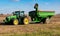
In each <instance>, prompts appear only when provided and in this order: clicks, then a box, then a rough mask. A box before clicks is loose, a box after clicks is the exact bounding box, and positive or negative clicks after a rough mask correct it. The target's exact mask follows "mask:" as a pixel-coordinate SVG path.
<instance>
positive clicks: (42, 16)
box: [29, 3, 55, 24]
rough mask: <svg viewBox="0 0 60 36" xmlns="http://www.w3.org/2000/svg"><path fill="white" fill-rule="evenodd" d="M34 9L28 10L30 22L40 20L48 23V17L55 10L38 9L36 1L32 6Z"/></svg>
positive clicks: (52, 14)
mask: <svg viewBox="0 0 60 36" xmlns="http://www.w3.org/2000/svg"><path fill="white" fill-rule="evenodd" d="M34 8H35V10H34V11H30V12H29V16H30V18H31V22H34V23H36V22H42V23H44V24H45V23H49V22H50V18H51V17H52V16H54V14H55V11H38V4H37V3H36V4H35V6H34Z"/></svg>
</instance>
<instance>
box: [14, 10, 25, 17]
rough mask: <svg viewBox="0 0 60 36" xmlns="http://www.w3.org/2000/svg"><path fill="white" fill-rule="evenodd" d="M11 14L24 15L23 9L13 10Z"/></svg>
mask: <svg viewBox="0 0 60 36" xmlns="http://www.w3.org/2000/svg"><path fill="white" fill-rule="evenodd" d="M13 15H17V16H24V11H15V12H13Z"/></svg>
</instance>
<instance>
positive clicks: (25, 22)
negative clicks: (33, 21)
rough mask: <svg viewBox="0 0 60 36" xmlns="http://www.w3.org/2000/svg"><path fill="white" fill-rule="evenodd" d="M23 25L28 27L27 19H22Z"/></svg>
mask: <svg viewBox="0 0 60 36" xmlns="http://www.w3.org/2000/svg"><path fill="white" fill-rule="evenodd" d="M23 24H24V25H28V24H29V19H28V18H27V17H25V18H24V19H23Z"/></svg>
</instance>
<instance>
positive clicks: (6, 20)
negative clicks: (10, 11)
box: [3, 15, 17, 22]
mask: <svg viewBox="0 0 60 36" xmlns="http://www.w3.org/2000/svg"><path fill="white" fill-rule="evenodd" d="M16 18H17V16H16V15H12V16H7V17H6V19H5V20H3V21H4V22H9V21H10V20H12V19H16Z"/></svg>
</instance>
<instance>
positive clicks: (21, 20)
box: [4, 11, 29, 25]
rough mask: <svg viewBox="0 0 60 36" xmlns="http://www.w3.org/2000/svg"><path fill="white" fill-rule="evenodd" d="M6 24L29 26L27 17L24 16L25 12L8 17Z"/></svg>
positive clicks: (18, 12) (17, 12)
mask: <svg viewBox="0 0 60 36" xmlns="http://www.w3.org/2000/svg"><path fill="white" fill-rule="evenodd" d="M4 22H5V23H6V24H14V25H18V24H29V20H28V18H27V16H25V15H24V11H15V12H13V15H12V16H8V17H6V19H5V20H4Z"/></svg>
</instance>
